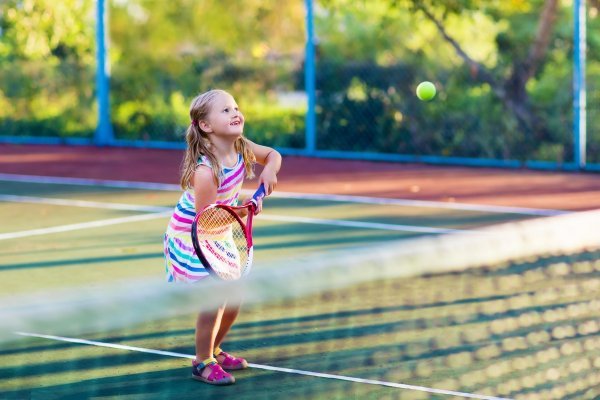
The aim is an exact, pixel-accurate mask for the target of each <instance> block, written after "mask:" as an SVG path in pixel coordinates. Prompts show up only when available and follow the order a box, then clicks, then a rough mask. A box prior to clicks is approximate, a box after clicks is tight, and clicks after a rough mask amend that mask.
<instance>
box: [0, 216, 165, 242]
mask: <svg viewBox="0 0 600 400" xmlns="http://www.w3.org/2000/svg"><path fill="white" fill-rule="evenodd" d="M170 215H171V211H167V212H162V213H156V214H144V215H133V216H130V217H121V218H111V219H103V220H100V221H91V222H81V223H78V224H70V225H61V226H53V227H49V228H40V229H31V230H27V231H19V232H8V233H1V234H0V240H7V239H17V238H21V237H29V236H37V235H47V234H50V233H60V232H68V231H75V230H79V229H87V228H98V227H102V226H109V225H116V224H125V223H129V222H136V221H147V220H151V219H155V218H165V217H168V216H170Z"/></svg>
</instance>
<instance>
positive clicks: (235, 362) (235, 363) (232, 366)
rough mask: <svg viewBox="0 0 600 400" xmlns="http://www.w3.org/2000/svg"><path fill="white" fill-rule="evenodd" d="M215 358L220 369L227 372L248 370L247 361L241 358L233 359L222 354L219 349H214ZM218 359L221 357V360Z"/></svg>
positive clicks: (226, 354)
mask: <svg viewBox="0 0 600 400" xmlns="http://www.w3.org/2000/svg"><path fill="white" fill-rule="evenodd" d="M214 354H215V358H216V359H217V362H218V363H219V365H220V366H221V367H223V369H224V370H227V371H235V370H238V369H246V368H248V361H246V360H245V359H243V358H241V357H234V356H232V355H231V354H229V353H226V352H224V351H223V350H221V348H219V347H217V348H216V349H215V353H214ZM219 357H223V359H222V360H219Z"/></svg>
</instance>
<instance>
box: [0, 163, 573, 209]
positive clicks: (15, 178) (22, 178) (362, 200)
mask: <svg viewBox="0 0 600 400" xmlns="http://www.w3.org/2000/svg"><path fill="white" fill-rule="evenodd" d="M0 180H3V181H9V182H31V183H49V184H62V185H79V186H101V187H113V188H125V189H146V190H163V191H180V190H181V187H180V186H179V185H174V184H165V183H150V182H131V181H117V180H105V179H85V178H62V177H48V176H36V175H18V174H1V173H0ZM245 192H248V193H250V191H245ZM272 196H273V197H278V198H289V199H302V200H324V201H334V202H344V203H359V204H387V205H395V206H403V207H427V208H441V209H450V210H463V211H479V212H490V213H500V214H520V215H539V216H552V215H561V214H568V213H570V211H563V210H552V209H539V208H527V207H508V206H492V205H483V204H467V203H449V202H443V201H426V200H409V199H388V198H380V197H366V196H349V195H335V194H318V193H315V194H308V193H293V192H279V191H277V192H275V193H273V195H272Z"/></svg>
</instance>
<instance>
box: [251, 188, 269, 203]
mask: <svg viewBox="0 0 600 400" xmlns="http://www.w3.org/2000/svg"><path fill="white" fill-rule="evenodd" d="M266 194H267V193H266V192H265V185H263V184H261V185H260V186H259V187H258V190H257V191H256V192H254V194H253V195H252V199H250V203H252V204H254V207H258V201H259V200H260V199H262V198H263V197H265V196H266Z"/></svg>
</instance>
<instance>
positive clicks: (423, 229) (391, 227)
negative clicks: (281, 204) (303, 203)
mask: <svg viewBox="0 0 600 400" xmlns="http://www.w3.org/2000/svg"><path fill="white" fill-rule="evenodd" d="M260 218H261V219H266V220H269V221H284V222H300V223H303V224H316V225H332V226H345V227H350V228H366V229H381V230H388V231H400V232H420V233H457V232H469V233H479V232H477V231H474V230H471V231H469V230H464V229H450V228H432V227H428V226H413V225H397V224H382V223H377V222H361V221H346V220H343V219H321V218H307V217H288V216H284V215H272V214H260Z"/></svg>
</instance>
